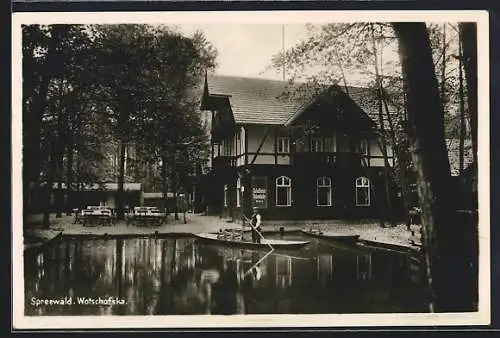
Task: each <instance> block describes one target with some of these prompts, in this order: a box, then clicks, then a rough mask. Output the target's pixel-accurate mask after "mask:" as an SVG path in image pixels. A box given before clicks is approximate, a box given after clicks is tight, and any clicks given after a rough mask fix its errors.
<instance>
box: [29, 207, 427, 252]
mask: <svg viewBox="0 0 500 338" xmlns="http://www.w3.org/2000/svg"><path fill="white" fill-rule="evenodd" d="M179 216H180V217H179V218H180V219H179V220H175V219H174V217H173V215H170V216H169V218H168V221H167V223H165V224H163V225H160V226H156V227H138V226H136V225H127V224H126V222H125V221H118V222H116V223H115V224H114V225H112V226H83V225H82V224H80V223H77V224H74V223H73V217H72V216H62V217H60V218H55V217H53V216H51V226H50V228H49V229H40V226H41V225H40V224H41V223H40V220H39V218H40V217H41V216H39V215H34V216H31V217H30V219H28V220H27V222H26V225H25V231H24V233H25V238H26V234H29V233H30V231H31V233H33V231H38V233H39V234H42V233H43V232H45V236H46V237H45V238H46V240H47V241H48V240H51V239H53V238H52V237H50V236H49V234H59V233H60V234H61V235H62V236H70V237H77V236H78V237H79V236H85V237H94V236H98V237H99V236H110V237H118V236H120V237H121V236H127V237H128V236H152V235H165V236H167V235H172V236H175V235H177V236H178V235H186V236H187V235H191V234H194V233H200V232H217V231H219V229H240V228H241V224H240V223H237V222H231V221H230V220H226V219H222V218H220V217H218V216H205V215H201V214H189V213H188V214H186V223H184V219H183V217H182V215H179ZM311 227H312V228H319V229H321V230H323V231H333V232H337V233H341V234H349V235H353V234H354V235H359V236H360V237H359V244H361V245H364V246H369V247H377V248H384V249H390V250H391V249H394V250H397V249H403V250H418V249H419V245H418V244H419V241H420V238H419V237H420V236H419V235H418V234H419V233H420V230H419V226H415V225H413V226H412V228H411V230H412V231H409V230H408V229H407V228H406V225H404V224H400V225H398V226H396V227H388V228H382V227H381V226H380V225H379V223H378V221H373V220H372V221H370V220H356V221H353V220H349V221H347V220H322V221H314V220H306V221H269V222H266V223H265V224H263V226H262V232H263V234H264V235H265V234H266V233H267V234H270V233H278V232H280V230H281V228H282V230H283V231H284V232H285V233H292V232H300V230H301V229H303V228H306V229H308V228H311ZM39 237H40V236H39ZM40 238H43V237H40Z"/></svg>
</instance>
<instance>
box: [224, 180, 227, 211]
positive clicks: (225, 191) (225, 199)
mask: <svg viewBox="0 0 500 338" xmlns="http://www.w3.org/2000/svg"><path fill="white" fill-rule="evenodd" d="M224 207H227V184H225V185H224Z"/></svg>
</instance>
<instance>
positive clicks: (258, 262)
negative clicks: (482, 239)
mask: <svg viewBox="0 0 500 338" xmlns="http://www.w3.org/2000/svg"><path fill="white" fill-rule="evenodd" d="M273 251H274V249H271V250H270V251H268V252H267V253H266V254H265V255H264V256H263V257H262V258H261V259H259V260H258V261H257V263H255V264H254V265H252V267H251V268H250V269H248V270H247V272H245V276H246V275H248V274H249V273H250V272H251V271H252V270H253V269H255V268H256V267H257V266H258V265H259V264H260V262H262V261H263V260H264V259H266V258H267V256H269V255H270V254H272V253H273Z"/></svg>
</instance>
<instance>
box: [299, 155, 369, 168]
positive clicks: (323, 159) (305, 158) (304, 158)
mask: <svg viewBox="0 0 500 338" xmlns="http://www.w3.org/2000/svg"><path fill="white" fill-rule="evenodd" d="M311 164H312V165H314V164H325V165H332V166H342V167H343V166H347V167H352V166H360V165H361V157H360V155H359V154H355V153H329V152H328V153H327V152H303V153H295V154H293V155H292V165H311Z"/></svg>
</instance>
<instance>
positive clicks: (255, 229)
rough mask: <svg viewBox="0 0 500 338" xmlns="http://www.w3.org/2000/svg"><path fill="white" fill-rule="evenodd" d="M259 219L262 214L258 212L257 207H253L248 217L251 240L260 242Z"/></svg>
mask: <svg viewBox="0 0 500 338" xmlns="http://www.w3.org/2000/svg"><path fill="white" fill-rule="evenodd" d="M261 220H262V216H261V215H260V213H259V208H257V207H254V208H253V215H252V218H251V219H250V224H251V225H252V242H253V243H260V234H259V233H260V231H261Z"/></svg>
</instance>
